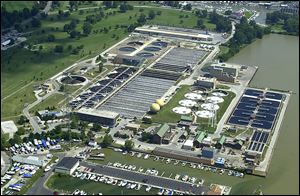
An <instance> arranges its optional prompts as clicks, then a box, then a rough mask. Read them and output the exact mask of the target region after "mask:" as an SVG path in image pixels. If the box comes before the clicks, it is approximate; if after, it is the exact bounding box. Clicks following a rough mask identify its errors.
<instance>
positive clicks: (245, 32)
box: [218, 17, 271, 62]
mask: <svg viewBox="0 0 300 196" xmlns="http://www.w3.org/2000/svg"><path fill="white" fill-rule="evenodd" d="M235 27H236V29H235V34H234V36H233V37H232V38H231V39H230V40H229V43H226V44H224V45H225V46H227V47H229V50H228V52H227V53H223V54H220V55H219V56H218V58H219V59H220V61H221V62H224V61H227V60H228V59H229V58H230V57H232V56H233V55H234V54H236V53H238V52H239V51H240V48H241V47H242V46H243V45H245V44H250V43H251V42H252V41H254V40H255V39H256V38H258V39H261V38H262V37H263V35H264V34H269V33H270V32H271V29H270V27H266V28H263V27H260V26H259V25H257V24H256V23H255V21H254V20H252V21H250V22H249V23H248V21H247V18H246V17H242V18H241V20H240V24H236V26H235Z"/></svg>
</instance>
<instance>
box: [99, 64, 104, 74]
mask: <svg viewBox="0 0 300 196" xmlns="http://www.w3.org/2000/svg"><path fill="white" fill-rule="evenodd" d="M102 70H103V63H102V62H100V63H99V73H101V72H102Z"/></svg>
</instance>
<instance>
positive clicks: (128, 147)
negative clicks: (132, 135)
mask: <svg viewBox="0 0 300 196" xmlns="http://www.w3.org/2000/svg"><path fill="white" fill-rule="evenodd" d="M133 147H134V142H133V141H131V140H126V141H125V144H124V146H123V148H124V149H125V150H127V151H131V150H132V149H133Z"/></svg>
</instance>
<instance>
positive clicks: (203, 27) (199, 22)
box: [197, 19, 205, 29]
mask: <svg viewBox="0 0 300 196" xmlns="http://www.w3.org/2000/svg"><path fill="white" fill-rule="evenodd" d="M197 27H198V28H200V29H205V25H204V21H203V19H198V20H197Z"/></svg>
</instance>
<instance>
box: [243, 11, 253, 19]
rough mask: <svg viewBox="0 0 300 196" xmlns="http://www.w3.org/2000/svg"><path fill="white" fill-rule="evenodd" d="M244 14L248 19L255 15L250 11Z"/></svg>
mask: <svg viewBox="0 0 300 196" xmlns="http://www.w3.org/2000/svg"><path fill="white" fill-rule="evenodd" d="M244 14H245V17H246V18H247V19H249V18H250V17H251V16H252V15H253V13H251V12H249V11H246V12H245V13H244Z"/></svg>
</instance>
